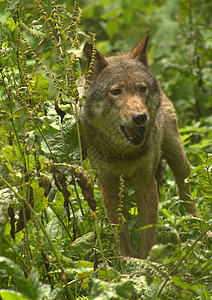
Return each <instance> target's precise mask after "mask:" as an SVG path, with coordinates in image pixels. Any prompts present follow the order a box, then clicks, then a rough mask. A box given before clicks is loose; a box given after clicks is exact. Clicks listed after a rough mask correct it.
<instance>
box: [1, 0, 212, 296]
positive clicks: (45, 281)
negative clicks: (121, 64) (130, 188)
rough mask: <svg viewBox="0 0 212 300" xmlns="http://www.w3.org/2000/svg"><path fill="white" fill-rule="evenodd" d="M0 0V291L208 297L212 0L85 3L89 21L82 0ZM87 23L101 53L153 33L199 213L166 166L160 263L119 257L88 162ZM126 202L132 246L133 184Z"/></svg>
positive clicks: (211, 270) (156, 252) (156, 254)
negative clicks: (82, 114) (184, 207)
mask: <svg viewBox="0 0 212 300" xmlns="http://www.w3.org/2000/svg"><path fill="white" fill-rule="evenodd" d="M0 5H1V6H0V17H1V22H0V124H1V126H0V173H1V175H0V255H1V256H0V286H1V290H0V298H2V299H59V298H60V299H99V298H100V297H101V299H110V298H111V297H113V298H115V299H210V298H211V297H212V286H211V283H210V282H211V276H212V262H211V233H210V231H212V230H211V209H212V207H211V206H212V202H211V198H212V196H211V195H212V190H211V189H212V188H211V182H212V179H211V145H212V142H211V140H212V136H211V132H212V131H211V117H210V114H211V111H210V108H211V96H210V94H211V93H210V89H211V88H210V84H211V79H210V76H209V74H210V70H209V68H210V56H209V53H210V50H211V40H210V39H209V36H210V33H209V30H208V28H209V27H210V22H211V18H210V11H209V7H210V1H208V0H207V1H201V5H200V4H199V2H196V1H187V0H183V1H181V2H180V3H178V2H177V1H157V2H156V1H137V0H134V1H116V2H114V1H110V0H108V1H91V0H90V1H86V2H83V1H82V2H81V7H82V9H83V19H82V18H81V17H82V10H81V8H80V7H79V3H78V2H77V1H75V2H74V3H68V2H67V3H65V4H64V1H57V2H56V1H54V0H52V1H49V2H47V1H39V0H35V1H34V2H33V3H32V2H31V1H29V0H22V1H20V2H15V1H11V2H10V1H4V2H0ZM199 7H201V9H199ZM176 11H177V14H176ZM80 22H81V23H80ZM79 24H80V25H79ZM135 24H136V26H135ZM170 24H171V26H170ZM169 26H170V28H169V30H170V31H171V33H170V35H169V37H167V31H166V30H167V27H169ZM135 27H136V28H135ZM140 27H142V29H141V28H140ZM88 28H89V30H91V31H93V32H94V33H96V45H97V48H98V49H99V50H100V51H101V52H103V54H106V53H109V52H113V51H115V50H123V51H125V50H126V51H127V50H130V49H129V45H131V46H133V45H134V44H136V42H137V41H138V40H139V39H140V38H141V36H140V35H141V33H140V31H143V33H144V32H146V30H148V31H150V34H151V36H152V42H151V44H152V47H151V48H150V59H151V65H152V67H153V69H154V71H155V72H156V73H157V74H158V76H159V79H160V81H161V82H162V85H163V88H164V90H165V91H166V93H167V94H168V95H169V96H171V98H172V99H173V100H174V104H175V106H176V109H177V111H178V114H179V119H180V124H181V128H182V129H181V135H182V139H183V142H184V144H185V148H186V150H187V153H188V156H189V160H190V162H191V164H192V166H193V167H192V173H191V176H190V177H189V178H188V180H190V181H191V185H192V190H193V194H192V197H193V198H194V199H195V201H196V202H197V203H198V209H199V213H200V218H193V217H190V216H185V215H183V214H182V213H181V211H180V206H181V201H180V200H178V198H177V197H176V188H175V184H174V180H173V178H172V176H171V174H170V173H169V170H166V172H165V175H164V176H165V180H164V182H165V183H164V185H163V186H162V187H161V188H160V195H161V196H160V197H161V201H160V207H159V217H158V229H157V241H158V244H157V245H156V246H154V247H153V248H152V252H151V258H152V259H154V260H156V262H155V263H153V262H152V261H151V260H150V259H148V260H147V261H142V260H139V259H135V258H134V259H133V258H124V259H123V258H122V259H121V260H120V257H118V256H117V252H116V246H115V239H114V236H113V234H112V231H111V229H110V227H109V224H108V222H107V220H106V217H105V213H104V209H103V205H102V201H101V195H100V192H99V189H98V187H97V186H96V185H95V184H93V181H94V180H93V179H94V177H95V176H94V174H93V171H92V170H91V168H90V166H89V162H88V161H87V160H84V161H83V156H84V154H83V151H82V150H83V149H82V148H83V147H82V146H81V142H80V135H79V124H78V111H77V110H78V106H79V105H80V102H81V101H83V99H79V95H78V89H77V88H78V86H79V81H80V76H81V75H82V73H83V71H84V59H83V57H82V52H81V47H82V45H83V42H84V39H88V38H89V37H88V36H87V32H88V31H89V30H88ZM182 29H183V30H184V31H182ZM185 29H186V30H185ZM85 32H86V33H85ZM132 32H133V37H132ZM165 42H166V44H167V47H166V48H164V44H165ZM131 46H130V48H132V47H131ZM190 47H191V48H190ZM188 50H190V51H189V53H190V55H189V56H185V55H184V54H185V53H187V51H188ZM153 58H154V61H153ZM82 66H83V67H82ZM81 68H82V69H83V71H82V69H81ZM200 96H201V99H203V100H202V102H201V103H200V108H201V114H202V116H201V118H200V119H199V120H198V121H196V119H195V116H194V111H195V109H196V108H195V102H196V100H198V99H200ZM197 108H198V107H197ZM197 111H198V110H197ZM184 124H187V126H184ZM85 170H86V171H85ZM122 196H123V195H122V191H121V192H120V197H122ZM94 200H95V201H94ZM127 201H128V212H129V223H130V233H131V236H132V238H133V239H134V241H135V244H136V241H137V237H138V231H137V229H136V224H137V215H136V210H135V209H134V194H133V193H132V192H130V193H129V195H127ZM95 208H96V210H95ZM94 211H95V213H94ZM121 217H122V216H121V215H120V218H121ZM122 221H123V220H122Z"/></svg>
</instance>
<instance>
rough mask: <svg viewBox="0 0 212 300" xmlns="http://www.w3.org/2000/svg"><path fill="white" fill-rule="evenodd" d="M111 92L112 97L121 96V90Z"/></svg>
mask: <svg viewBox="0 0 212 300" xmlns="http://www.w3.org/2000/svg"><path fill="white" fill-rule="evenodd" d="M110 92H111V94H112V95H114V96H117V95H120V94H121V89H113V90H111V91H110Z"/></svg>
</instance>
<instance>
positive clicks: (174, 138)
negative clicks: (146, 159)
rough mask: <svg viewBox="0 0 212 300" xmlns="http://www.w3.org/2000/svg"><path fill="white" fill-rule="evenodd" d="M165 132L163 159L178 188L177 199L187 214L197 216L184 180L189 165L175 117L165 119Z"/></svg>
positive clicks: (188, 186)
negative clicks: (182, 201) (181, 201)
mask: <svg viewBox="0 0 212 300" xmlns="http://www.w3.org/2000/svg"><path fill="white" fill-rule="evenodd" d="M165 124H166V126H165V128H166V130H165V132H164V139H163V145H162V152H163V157H164V158H165V159H166V161H167V163H168V164H169V166H170V168H171V170H172V172H173V174H174V177H175V180H176V183H177V187H178V193H179V198H180V199H182V200H184V201H185V204H184V206H185V209H186V211H187V212H188V213H190V214H192V215H194V216H198V211H197V208H196V205H195V203H194V202H193V200H192V199H191V189H190V184H189V183H186V182H185V179H186V178H187V177H188V176H189V174H190V165H189V162H188V159H187V156H186V153H185V151H184V148H183V144H182V142H181V138H180V135H179V132H178V126H177V120H176V117H175V116H173V117H172V118H169V120H168V119H167V120H166V122H165Z"/></svg>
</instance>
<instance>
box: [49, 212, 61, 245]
mask: <svg viewBox="0 0 212 300" xmlns="http://www.w3.org/2000/svg"><path fill="white" fill-rule="evenodd" d="M46 231H47V233H48V235H49V237H50V239H51V240H52V241H53V242H56V241H57V239H59V238H61V228H60V226H59V220H58V218H54V219H52V220H51V221H50V222H49V223H48V224H47V226H46ZM46 245H47V247H48V249H49V250H51V248H50V245H49V242H48V241H47V240H46Z"/></svg>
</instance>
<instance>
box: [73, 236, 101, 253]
mask: <svg viewBox="0 0 212 300" xmlns="http://www.w3.org/2000/svg"><path fill="white" fill-rule="evenodd" d="M94 241H95V234H94V232H88V233H86V234H84V235H83V236H81V237H79V238H78V239H76V240H75V241H74V242H73V243H71V249H72V250H73V251H74V252H75V253H78V254H80V253H81V252H82V251H85V250H87V249H90V248H91V247H92V246H93V245H94Z"/></svg>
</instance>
